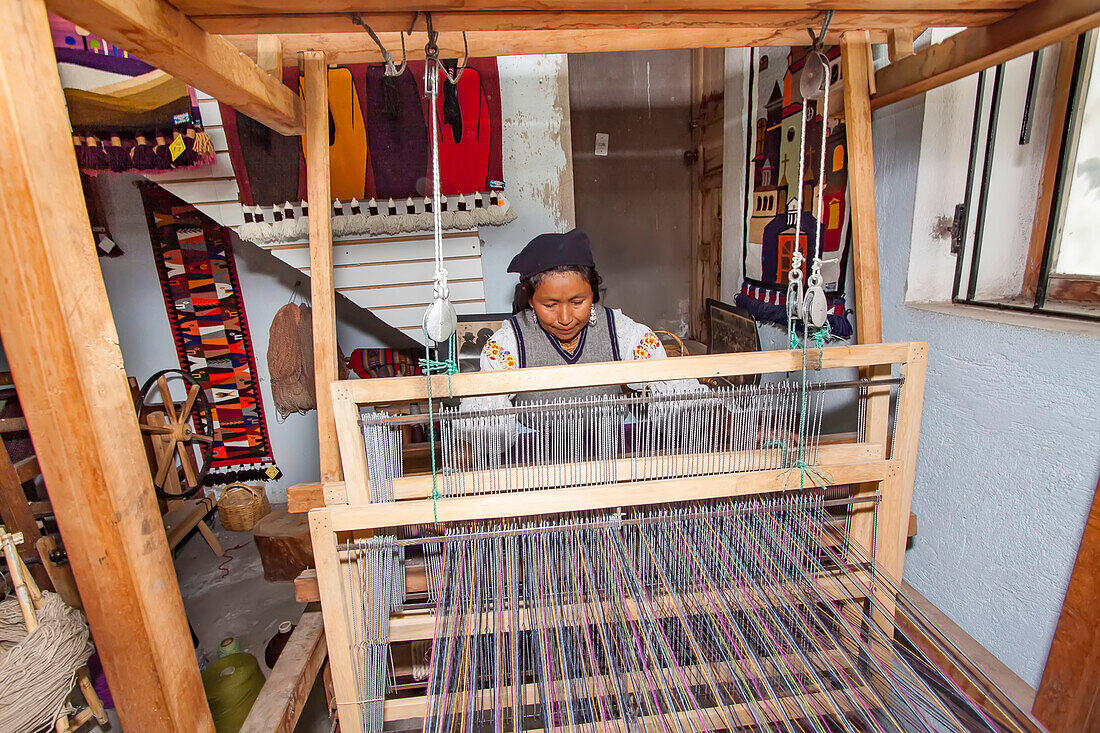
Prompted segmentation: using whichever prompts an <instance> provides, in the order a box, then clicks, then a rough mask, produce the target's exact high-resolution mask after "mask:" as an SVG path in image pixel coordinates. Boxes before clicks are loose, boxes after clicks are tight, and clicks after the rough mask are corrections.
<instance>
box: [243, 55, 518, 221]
mask: <svg viewBox="0 0 1100 733" xmlns="http://www.w3.org/2000/svg"><path fill="white" fill-rule="evenodd" d="M445 63H450V62H445ZM408 67H409V73H406V74H402V75H401V76H399V77H396V78H393V77H386V76H385V75H384V73H383V66H382V65H381V64H350V65H345V66H339V67H333V68H331V69H329V113H330V120H331V126H330V132H331V135H330V141H331V145H330V147H331V150H330V157H331V158H332V160H333V162H334V164H333V166H332V181H331V187H332V196H333V198H334V199H335V201H334V202H333V234H334V235H335V236H341V235H345V234H346V235H363V234H375V235H383V234H400V233H408V232H419V231H430V230H431V229H432V213H431V202H430V199H425V196H426V195H427V194H428V193H429V192H428V187H427V180H428V165H429V161H428V157H429V156H428V124H427V122H428V120H429V119H430V117H429V115H430V114H432V110H431V109H430V106H431V105H430V103H429V102H428V100H427V95H425V93H424V87H423V83H424V79H423V76H424V74H423V72H424V62H423V61H410V62H409V64H408ZM283 83H284V84H285V85H286V86H288V87H290V88H291V89H293V90H294V91H295V92H298V91H300V89H299V79H298V73H297V68H294V67H287V68H284V69H283ZM435 115H436V119H437V120H438V126H439V130H440V151H439V152H440V185H441V192H442V193H443V195H444V196H445V197H446V199H445V200H444V202H443V205H442V207H441V209H442V213H443V228H444V229H472V228H475V227H479V226H495V225H501V224H505V223H507V222H509V221H511V220H512V219H514V218H515V213H514V212H513V211H512V210H511V208H510V205H509V204H508V201H507V199H506V198H505V196H504V191H503V189H504V175H503V170H504V169H503V156H502V149H503V148H502V133H501V130H502V122H501V106H500V80H499V74H498V70H497V62H496V59H494V58H482V59H470V60H469V62H468V64H467V67H466V69H465V70H464V72H463V74H462V76H461V78H460V79H459V80H458V83H457V84H456V85H453V86H449V87H448V89H447V90H445V91H444V93H443V94H442V95H441V96H440V98H439V99H438V100H437V102H436V105H435ZM222 119H223V121H224V123H225V135H226V142H227V145H228V147H229V155H230V159H231V160H232V162H233V172H234V175H235V177H236V179H237V186H238V189H239V190H240V200H241V204H242V206H243V213H244V221H245V225H244V226H243V227H242V228H241V229H240V231H239V234H240V235H241V237H242V238H243V239H247V240H249V241H251V242H256V243H267V242H289V241H296V240H299V239H304V238H306V236H307V233H308V221H307V220H306V217H307V216H308V211H307V210H304V208H305V207H304V202H303V199H305V197H306V186H305V161H304V157H303V153H302V146H301V142H300V141H299V140H298V139H297V138H293V137H284V136H281V135H279V134H278V133H274V132H272V131H271V130H269V129H267V128H265V127H263V126H261V125H258V123H255V122H253V121H252V120H250V119H249V118H248V117H246V116H244V115H240V114H238V113H237V112H235V111H234V110H232V109H231V108H228V107H225V106H224V105H223V107H222ZM338 162H340V163H341V164H339V165H338V164H337V163H338ZM494 206H495V207H496V208H494Z"/></svg>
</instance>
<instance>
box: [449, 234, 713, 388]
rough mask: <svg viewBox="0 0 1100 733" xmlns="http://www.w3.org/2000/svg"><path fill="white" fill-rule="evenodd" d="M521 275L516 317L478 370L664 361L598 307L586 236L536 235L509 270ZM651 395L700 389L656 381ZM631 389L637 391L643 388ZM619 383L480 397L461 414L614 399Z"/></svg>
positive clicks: (619, 318)
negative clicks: (534, 404)
mask: <svg viewBox="0 0 1100 733" xmlns="http://www.w3.org/2000/svg"><path fill="white" fill-rule="evenodd" d="M508 272H513V273H516V274H518V275H519V284H518V285H517V286H516V296H515V301H514V305H513V308H514V311H515V315H513V316H512V317H511V318H509V319H508V320H507V321H505V322H504V324H503V325H502V326H501V328H500V329H499V330H498V331H497V332H496V333H494V334H493V335H492V337H491V338H490V339H489V341H488V342H487V343H486V345H485V348H484V349H483V350H482V352H481V370H482V371H499V370H505V369H523V368H525V367H541V366H561V365H567V364H589V363H594V362H605V361H635V360H642V359H659V358H664V357H665V350H664V347H663V346H662V345H661V342H660V340H659V339H658V338H657V336H656V335H655V334H654V333H653V331H652V330H651V329H650V328H649V327H648V326H646V325H644V324H641V323H637V322H636V321H634V320H632V319H630V318H629V317H628V316H626V315H624V314H623V313H622V311H620V310H617V309H614V310H613V309H609V308H605V307H604V306H602V305H600V304H599V300H600V291H599V287H600V276H599V274H598V273H597V272H596V263H595V261H594V260H593V258H592V249H591V246H590V244H589V240H588V235H587V234H585V233H584V232H583V231H581V230H580V229H574V230H572V231H570V232H567V233H565V234H540V235H539V236H537V237H535V238H534V239H532V240H531V241H530V242H529V243H528V244H527V246H526V247H524V248H523V250H522V251H521V252H520V253H519V254H517V255H516V256H515V257H514V258H513V259H512V262H511V263H510V264H509V265H508ZM645 386H646V387H647V388H648V389H649V390H650V391H651V393H655V394H667V393H671V392H697V391H704V390H705V389H706V388H705V387H703V386H702V385H701V384H699V382H697V381H695V380H693V379H692V380H677V381H671V382H654V383H649V384H647V385H645ZM630 387H631V389H641V387H642V385H638V386H636V387H635V386H633V385H630ZM620 394H622V390H621V388H620V387H618V386H617V385H610V386H600V387H584V388H580V389H574V390H558V391H554V392H529V393H526V394H520V395H509V396H503V395H502V396H499V397H483V398H478V400H476V405H475V404H473V403H475V400H466V401H464V402H463V408H464V409H470V408H474V407H476V409H482V408H486V407H499V406H502V404H501V403H502V402H503V401H505V400H506V401H508V402H512V403H526V402H537V401H544V400H547V399H563V398H575V397H601V396H617V395H620Z"/></svg>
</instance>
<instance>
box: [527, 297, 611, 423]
mask: <svg viewBox="0 0 1100 733" xmlns="http://www.w3.org/2000/svg"><path fill="white" fill-rule="evenodd" d="M592 307H593V308H594V309H595V310H596V325H594V326H593V325H587V326H585V327H584V328H583V329H581V334H580V338H579V339H578V341H577V348H576V349H575V350H574V351H573V353H572V354H570V353H569V352H568V351H566V350H565V349H563V348H562V347H561V344H559V343H558V340H557V339H556V338H554V337H553V336H551V335H550V334H549V333H547V332H546V331H544V330H542V326H540V325H539V322H538V319H537V318H536V317H535V312H534V311H533V310H531V309H527V310H524V311H521V312H520V313H517V314H516V315H514V316H512V317H511V318H509V319H508V322H509V323H511V324H512V331H513V332H514V333H515V334H516V350H517V351H518V352H519V353H518V354H517V357H518V360H519V368H520V369H523V368H525V367H542V366H561V365H563V364H592V363H595V362H601V361H619V360H620V358H621V357H620V356H619V340H618V333H617V332H616V331H615V316H614V314H613V313H612V312H611V311H610V310H608V309H607V308H604V307H603V306H602V305H599V304H594V305H593V306H592ZM620 394H622V388H621V387H619V386H618V385H611V386H606V387H581V388H579V389H563V390H550V391H546V392H526V393H521V394H517V395H516V399H515V402H516V404H522V403H525V402H536V401H540V400H562V399H569V398H573V397H601V396H604V395H609V396H618V395H620Z"/></svg>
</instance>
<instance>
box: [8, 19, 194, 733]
mask: <svg viewBox="0 0 1100 733" xmlns="http://www.w3.org/2000/svg"><path fill="white" fill-rule="evenodd" d="M0 16H2V17H3V18H4V21H5V25H6V27H7V29H8V32H10V33H11V34H12V37H13V38H18V39H19V43H10V44H6V45H4V46H3V47H0V129H2V130H4V133H5V138H4V144H3V145H0V203H2V206H3V210H2V216H0V258H2V259H3V261H4V263H5V264H4V267H3V268H2V269H0V333H2V334H3V339H4V351H5V354H6V356H7V358H8V361H9V362H10V364H11V369H12V372H13V374H14V375H15V382H16V385H17V387H18V389H19V397H20V401H21V402H22V405H23V410H24V414H25V415H26V419H27V424H28V426H29V427H30V431H31V434H32V435H33V436H34V445H35V452H36V454H37V455H38V459H39V462H40V463H41V465H42V474H43V477H44V479H45V481H46V486H47V488H48V490H49V493H50V500H51V502H52V503H53V508H54V510H55V511H56V516H57V522H58V525H59V527H60V528H61V532H62V536H63V539H64V542H65V547H66V550H67V551H68V554H69V561H70V564H71V565H72V569H73V573H74V575H75V576H76V580H77V584H78V586H79V588H80V595H81V598H82V600H83V603H84V612H85V614H86V615H87V617H88V621H89V623H90V624H91V629H92V634H93V635H94V636H95V640H96V648H97V650H98V651H99V654H100V656H101V657H102V659H103V666H104V668H105V670H106V672H107V680H108V682H109V683H110V686H111V692H112V693H114V699H115V704H116V706H117V709H118V712H119V716H120V718H121V719H122V726H123V728H125V729H126V730H133V731H154V730H155V731H166V732H169V733H195V732H200V733H213V730H214V725H213V722H212V721H211V718H210V709H209V707H208V706H207V703H206V695H205V694H204V692H203V687H202V681H201V679H200V677H199V668H198V664H197V663H196V661H195V651H194V649H193V648H192V646H191V635H190V633H188V630H187V619H186V618H185V616H184V611H183V601H182V599H181V598H180V591H179V584H178V582H177V580H176V573H175V569H174V568H173V566H172V557H171V555H169V553H168V541H167V539H166V538H165V536H164V530H163V528H162V526H161V523H160V512H159V510H158V508H157V502H156V497H155V495H154V494H153V492H152V491H151V490H150V486H151V485H152V477H151V476H150V475H149V464H148V462H147V460H146V457H145V451H144V449H143V447H142V443H141V436H140V433H139V432H138V424H137V417H136V416H135V414H134V406H133V402H132V401H131V397H130V390H129V387H128V386H127V382H126V371H125V368H124V367H123V363H122V353H121V351H120V350H119V346H118V333H117V331H116V330H115V325H114V322H113V321H112V318H111V308H110V304H109V303H108V300H107V292H106V289H105V287H104V284H103V278H102V275H101V274H100V270H99V263H98V262H97V260H96V256H95V242H94V241H93V240H92V234H91V228H90V226H89V223H88V215H87V212H86V209H85V206H84V195H83V193H82V192H81V187H80V177H79V174H78V172H77V166H76V159H75V157H74V155H73V151H72V144H71V139H72V138H71V133H70V131H69V122H68V118H67V117H66V115H65V106H64V105H65V102H64V97H63V95H62V92H61V83H60V81H59V79H58V76H57V66H56V60H55V58H54V53H53V42H52V40H51V35H50V25H49V20H48V18H47V15H46V6H45V4H44V3H43V2H42V0H0Z"/></svg>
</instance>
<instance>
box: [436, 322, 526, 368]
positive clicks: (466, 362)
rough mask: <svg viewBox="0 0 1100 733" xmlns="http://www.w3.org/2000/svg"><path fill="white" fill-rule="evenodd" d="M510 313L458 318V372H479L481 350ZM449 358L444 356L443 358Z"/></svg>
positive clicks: (456, 337)
mask: <svg viewBox="0 0 1100 733" xmlns="http://www.w3.org/2000/svg"><path fill="white" fill-rule="evenodd" d="M511 315H512V314H511V313H468V314H465V315H460V316H459V317H458V328H457V330H456V332H455V342H456V343H457V344H458V371H459V372H461V373H465V372H479V371H481V350H482V349H484V348H485V344H486V343H487V342H488V341H489V337H490V336H492V335H493V334H494V333H496V332H497V330H498V329H499V328H500V326H501V324H502V323H504V321H506V320H507V319H508V318H509V317H511ZM448 356H450V355H449V354H446V355H444V358H447V357H448Z"/></svg>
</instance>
